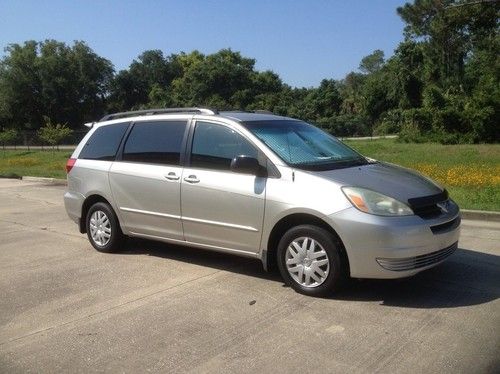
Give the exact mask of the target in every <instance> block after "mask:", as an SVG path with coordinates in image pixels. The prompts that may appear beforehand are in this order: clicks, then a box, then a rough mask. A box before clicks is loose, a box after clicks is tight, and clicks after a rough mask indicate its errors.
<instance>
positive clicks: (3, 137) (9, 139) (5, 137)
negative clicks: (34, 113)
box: [0, 129, 19, 148]
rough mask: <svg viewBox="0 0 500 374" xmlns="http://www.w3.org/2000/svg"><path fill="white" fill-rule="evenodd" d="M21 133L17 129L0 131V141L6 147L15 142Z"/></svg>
mask: <svg viewBox="0 0 500 374" xmlns="http://www.w3.org/2000/svg"><path fill="white" fill-rule="evenodd" d="M18 136H19V134H18V132H17V131H16V130H15V129H8V130H4V131H0V143H1V144H2V146H3V147H4V148H5V146H6V145H8V144H11V143H13V142H14V141H15V140H16V139H17V138H18Z"/></svg>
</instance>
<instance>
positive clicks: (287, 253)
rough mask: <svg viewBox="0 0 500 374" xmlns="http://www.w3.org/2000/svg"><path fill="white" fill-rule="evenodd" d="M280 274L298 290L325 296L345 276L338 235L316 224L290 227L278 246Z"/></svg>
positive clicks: (337, 285) (337, 286) (336, 286)
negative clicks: (336, 236)
mask: <svg viewBox="0 0 500 374" xmlns="http://www.w3.org/2000/svg"><path fill="white" fill-rule="evenodd" d="M277 256H278V267H279V270H280V273H281V276H282V277H283V279H284V280H285V283H287V284H288V285H289V286H290V287H292V288H293V289H294V290H296V291H297V292H300V293H302V294H305V295H310V296H322V295H325V294H328V293H330V292H332V291H335V290H337V289H338V288H339V287H340V285H341V284H342V283H343V280H344V278H345V268H344V266H345V264H343V263H342V256H341V255H340V248H339V244H338V241H337V240H336V238H335V236H333V235H332V234H331V233H330V232H328V231H326V230H325V229H322V228H320V227H317V226H312V225H301V226H296V227H293V228H291V229H290V230H288V231H287V232H286V233H285V235H283V237H282V238H281V240H280V242H279V245H278V251H277Z"/></svg>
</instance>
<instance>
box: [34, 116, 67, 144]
mask: <svg viewBox="0 0 500 374" xmlns="http://www.w3.org/2000/svg"><path fill="white" fill-rule="evenodd" d="M72 134H73V130H71V129H70V128H69V127H67V126H66V125H63V124H60V123H57V124H52V121H51V120H50V118H49V117H45V125H44V126H43V127H41V128H40V129H39V130H38V137H39V138H40V139H41V140H42V141H43V142H44V143H46V144H48V145H50V146H52V148H54V147H57V149H59V145H60V144H61V142H62V141H63V140H64V139H67V138H68V137H69V136H70V135H72Z"/></svg>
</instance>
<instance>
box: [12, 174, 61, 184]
mask: <svg viewBox="0 0 500 374" xmlns="http://www.w3.org/2000/svg"><path fill="white" fill-rule="evenodd" d="M21 179H22V180H23V181H26V182H38V183H45V184H52V185H54V186H66V185H67V184H68V181H67V180H66V179H57V178H44V177H29V176H23V177H22V178H21Z"/></svg>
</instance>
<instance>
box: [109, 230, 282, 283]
mask: <svg viewBox="0 0 500 374" xmlns="http://www.w3.org/2000/svg"><path fill="white" fill-rule="evenodd" d="M115 253H119V254H126V255H148V256H155V257H161V258H165V259H169V260H174V261H181V262H186V263H190V264H195V265H199V266H205V267H210V268H213V269H217V270H224V271H228V272H233V273H238V274H243V275H249V276H253V277H258V278H262V279H268V280H271V281H277V282H282V279H281V277H280V275H279V274H278V273H277V272H266V271H265V270H264V268H263V267H262V263H261V262H260V261H259V260H258V259H253V258H247V257H241V256H236V255H233V254H230V253H221V252H216V251H210V250H205V249H199V248H194V247H188V246H183V245H175V244H168V243H162V242H159V241H152V240H147V239H137V238H128V239H127V241H126V243H125V245H124V248H123V250H121V251H118V252H115Z"/></svg>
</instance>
